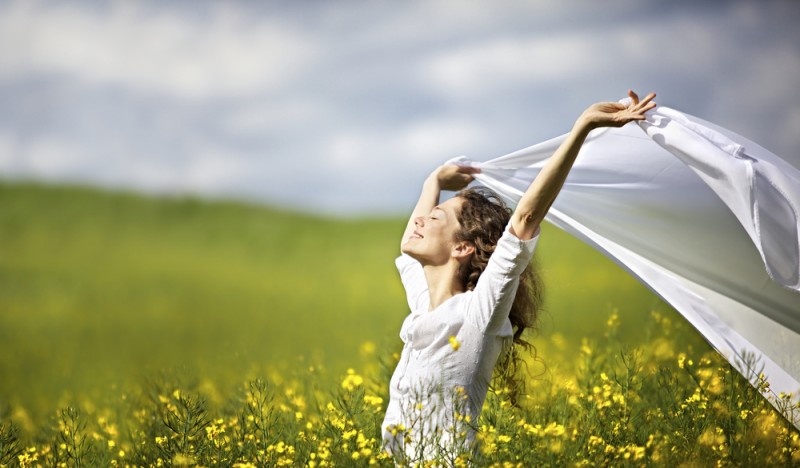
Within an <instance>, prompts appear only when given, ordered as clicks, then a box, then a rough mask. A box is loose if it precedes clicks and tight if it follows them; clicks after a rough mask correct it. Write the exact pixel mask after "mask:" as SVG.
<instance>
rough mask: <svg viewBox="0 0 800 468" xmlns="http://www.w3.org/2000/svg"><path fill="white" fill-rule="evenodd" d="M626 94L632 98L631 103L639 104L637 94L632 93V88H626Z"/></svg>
mask: <svg viewBox="0 0 800 468" xmlns="http://www.w3.org/2000/svg"><path fill="white" fill-rule="evenodd" d="M628 96H629V97H630V98H631V99H632V100H633V104H634V105H636V104H639V95H638V94H636V93H634V92H633V90H632V89H629V90H628Z"/></svg>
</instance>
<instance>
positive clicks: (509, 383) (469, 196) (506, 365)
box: [456, 187, 543, 405]
mask: <svg viewBox="0 0 800 468" xmlns="http://www.w3.org/2000/svg"><path fill="white" fill-rule="evenodd" d="M456 197H459V198H461V199H462V200H463V202H462V204H461V210H460V211H459V213H458V222H459V224H460V230H459V231H458V232H457V233H456V241H466V242H469V243H471V244H472V245H474V246H475V253H474V254H473V255H472V257H470V260H469V262H468V263H467V264H465V265H464V266H463V267H462V269H461V270H460V271H459V275H460V276H461V281H462V283H463V284H464V287H465V288H466V289H467V290H470V291H471V290H472V289H474V288H475V285H477V284H478V278H480V276H481V273H483V270H484V269H486V265H487V264H488V263H489V257H490V256H491V255H492V253H493V252H494V250H495V247H496V246H497V242H498V241H499V240H500V236H502V235H503V232H504V231H505V228H506V225H508V222H509V220H510V219H511V210H510V209H509V208H508V207H507V206H506V204H505V203H504V202H503V200H502V199H501V198H500V197H499V196H498V195H497V194H496V193H495V192H494V191H492V190H491V189H488V188H485V187H476V188H469V189H466V190H462V191H460V192H458V193H457V194H456ZM542 297H543V284H542V281H541V278H540V277H539V274H538V271H537V268H536V266H535V262H531V264H529V265H528V267H527V268H525V270H524V271H523V272H522V274H521V275H520V278H519V287H518V288H517V292H516V295H515V296H514V303H513V305H512V306H511V312H510V313H509V319H510V320H511V326H512V328H513V329H514V341H513V342H514V345H515V346H512V347H510V349H509V350H508V351H507V352H506V353H505V354H504V355H503V356H502V357H501V359H500V361H499V364H500V365H499V366H497V367H496V368H495V371H496V374H497V375H496V377H497V378H499V379H500V381H501V383H502V384H503V386H504V387H505V389H506V391H507V392H508V393H507V396H508V397H509V400H510V401H511V403H512V404H514V405H516V404H517V399H518V397H519V395H521V394H522V393H524V387H523V383H524V380H523V379H521V378H520V377H519V370H520V364H522V363H523V361H522V357H521V356H520V354H519V348H522V349H525V350H526V351H530V352H532V354H533V355H534V356H535V354H536V349H535V348H534V347H533V345H531V343H529V342H528V341H526V340H524V339H523V338H522V334H523V332H525V330H534V329H535V327H536V324H537V319H538V316H539V309H540V308H541V305H542Z"/></svg>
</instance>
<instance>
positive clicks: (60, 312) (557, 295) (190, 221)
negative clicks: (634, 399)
mask: <svg viewBox="0 0 800 468" xmlns="http://www.w3.org/2000/svg"><path fill="white" fill-rule="evenodd" d="M402 225H403V220H402V219H399V218H398V219H383V220H373V219H347V220H342V219H329V218H322V217H315V216H309V215H303V214H296V213H289V212H286V211H280V210H276V209H271V208H267V207H262V206H255V205H248V204H244V203H235V202H229V201H206V200H197V199H187V198H179V199H176V198H152V197H144V196H140V195H134V194H129V193H119V192H107V191H100V190H94V189H86V188H76V187H51V186H41V185H34V184H27V183H10V182H2V183H0V342H2V349H3V352H2V355H0V398H2V399H3V400H4V401H9V402H11V403H14V404H22V405H24V406H26V407H31V406H33V407H36V406H38V404H37V403H36V402H42V401H46V400H51V401H52V400H53V399H57V398H60V397H63V396H64V395H70V394H75V393H87V392H88V393H91V392H97V391H102V389H105V388H108V387H109V386H110V385H115V384H120V385H121V384H124V383H126V382H128V381H131V380H133V381H138V380H140V379H141V378H142V377H143V375H145V374H147V373H149V372H154V371H156V370H159V369H167V368H175V367H185V368H186V369H187V371H188V372H189V373H191V374H195V375H203V376H206V377H208V378H210V379H213V380H215V381H218V382H224V381H226V380H229V381H231V382H232V383H231V385H237V384H239V382H241V381H242V377H241V376H242V374H243V373H245V372H247V371H248V370H249V369H252V368H253V367H254V366H268V365H271V364H274V363H280V362H286V361H290V362H294V361H293V360H294V359H297V357H298V356H302V357H303V358H304V359H305V360H306V362H313V363H318V364H322V365H324V366H327V367H329V368H330V369H334V370H337V369H344V368H346V367H348V366H351V365H352V363H353V362H354V361H356V360H357V359H358V357H359V348H360V346H361V344H362V343H363V342H365V341H371V342H374V343H376V344H378V345H380V346H384V347H391V348H395V349H397V348H399V345H400V342H399V339H398V338H397V332H398V330H399V327H400V324H401V322H402V320H403V317H404V315H405V313H406V305H405V302H404V296H403V292H402V288H401V286H400V282H399V280H398V278H397V277H396V272H395V270H394V265H393V258H394V256H395V255H396V253H397V243H398V240H399V239H398V236H399V235H400V233H401V230H402ZM537 255H538V258H539V263H540V265H541V271H542V274H543V275H544V279H545V282H546V285H547V286H546V287H547V289H546V292H547V305H546V311H545V314H544V319H543V322H542V329H543V330H542V333H544V334H548V335H549V334H554V333H561V334H563V335H564V336H565V339H566V340H567V342H568V343H577V342H579V340H580V337H581V336H584V335H591V334H592V333H598V334H599V333H602V331H603V329H604V324H605V320H606V318H607V316H608V313H609V312H610V311H611V310H612V309H616V308H619V310H620V315H621V316H624V318H625V319H624V320H622V323H623V326H624V327H627V329H628V330H629V331H630V330H635V329H637V327H638V326H639V324H641V323H642V322H643V321H644V320H645V319H646V318H647V315H648V313H649V311H650V310H651V309H652V308H654V307H656V308H659V309H660V310H662V311H664V310H665V309H666V310H667V313H672V312H670V311H669V309H667V308H666V307H665V306H663V305H662V304H661V303H660V301H658V299H657V298H655V297H654V296H653V295H652V294H651V293H650V292H649V291H647V290H646V289H645V288H643V287H642V286H640V285H639V284H638V283H637V282H636V281H634V280H633V279H631V278H630V277H629V276H628V275H627V274H626V273H624V272H623V271H622V270H620V269H619V268H618V267H616V266H615V265H614V264H613V263H611V262H610V261H608V260H607V259H605V258H604V257H602V256H601V255H599V254H597V253H596V252H594V251H593V250H591V249H589V248H587V247H586V246H584V245H582V244H580V243H579V242H577V241H575V240H574V239H572V238H570V237H569V236H567V235H565V234H564V233H562V232H560V231H558V230H557V229H555V228H552V227H549V226H547V227H546V228H545V230H544V235H543V236H542V240H541V242H540V244H539V252H538V253H537ZM623 333H624V330H623ZM635 335H636V334H635V333H631V334H630V336H635ZM544 358H545V359H547V357H546V356H545V357H544ZM48 407H52V405H49V406H48Z"/></svg>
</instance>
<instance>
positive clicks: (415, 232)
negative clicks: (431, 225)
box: [411, 231, 423, 239]
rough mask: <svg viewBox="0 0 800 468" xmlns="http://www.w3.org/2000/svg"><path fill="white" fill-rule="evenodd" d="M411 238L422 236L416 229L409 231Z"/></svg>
mask: <svg viewBox="0 0 800 468" xmlns="http://www.w3.org/2000/svg"><path fill="white" fill-rule="evenodd" d="M411 238H412V239H422V238H423V236H422V234H420V233H418V232H417V231H414V232H413V233H411Z"/></svg>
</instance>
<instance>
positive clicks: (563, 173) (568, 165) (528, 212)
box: [511, 119, 592, 239]
mask: <svg viewBox="0 0 800 468" xmlns="http://www.w3.org/2000/svg"><path fill="white" fill-rule="evenodd" d="M591 129H592V127H591V126H590V125H589V124H587V123H586V122H584V121H583V119H578V121H577V122H576V123H575V125H574V126H573V128H572V131H570V133H569V134H568V135H567V138H566V139H565V140H564V141H563V142H562V143H561V145H560V146H559V147H558V149H557V150H556V152H555V153H553V155H552V156H551V157H550V159H548V161H547V163H546V164H545V166H544V167H543V168H542V170H541V171H540V172H539V174H538V175H537V176H536V178H535V179H534V180H533V182H531V185H530V186H529V187H528V189H527V190H526V191H525V193H524V194H523V195H522V197H521V198H520V201H519V203H518V204H517V207H516V209H515V210H514V214H513V216H512V220H511V223H512V224H511V226H512V228H513V229H514V233H515V234H516V235H517V237H519V238H520V239H530V238H531V237H533V235H534V234H535V233H536V231H537V230H538V228H539V225H540V224H541V223H542V221H543V220H544V217H545V215H546V214H547V212H548V210H550V207H551V206H552V205H553V202H554V201H555V199H556V197H557V196H558V193H559V192H560V191H561V187H563V186H564V181H565V180H566V179H567V175H568V174H569V171H570V170H571V169H572V165H573V164H574V163H575V159H576V158H577V157H578V153H579V152H580V149H581V146H582V145H583V142H584V141H585V140H586V137H587V136H588V135H589V132H590V131H591Z"/></svg>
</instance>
